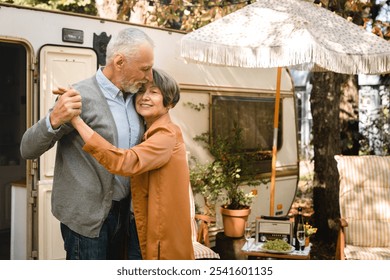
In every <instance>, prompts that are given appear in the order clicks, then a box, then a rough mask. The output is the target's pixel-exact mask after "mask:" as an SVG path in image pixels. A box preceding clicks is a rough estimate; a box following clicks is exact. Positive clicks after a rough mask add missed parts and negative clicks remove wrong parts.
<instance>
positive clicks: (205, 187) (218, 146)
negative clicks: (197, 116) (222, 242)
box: [190, 126, 264, 237]
mask: <svg viewBox="0 0 390 280" xmlns="http://www.w3.org/2000/svg"><path fill="white" fill-rule="evenodd" d="M195 140H196V141H199V142H202V143H203V144H204V145H205V146H206V148H208V150H209V151H210V154H211V155H212V156H213V161H212V162H210V163H207V164H199V163H197V162H196V160H195V162H196V163H195V165H193V166H192V167H191V170H190V180H191V185H192V188H193V190H194V192H195V193H200V194H202V195H203V197H204V198H205V204H206V205H207V206H208V208H209V209H212V208H213V207H214V206H215V205H216V203H217V202H221V205H222V206H221V210H220V211H221V214H222V218H223V224H224V232H225V235H226V236H229V237H242V236H243V234H244V225H245V221H246V220H247V218H248V216H249V214H250V211H251V209H250V207H251V204H252V202H253V199H254V198H255V197H256V194H257V191H256V190H252V191H251V192H248V193H247V192H245V191H244V189H243V188H242V185H243V184H245V185H250V186H257V185H258V184H259V183H261V182H262V183H264V181H263V180H260V179H255V178H254V176H253V175H251V174H252V173H251V172H250V171H249V170H248V168H247V167H245V169H246V170H243V168H244V166H245V162H246V161H248V158H249V157H250V156H251V154H250V153H247V152H243V151H242V147H243V146H242V137H241V129H240V128H238V127H237V126H236V127H234V128H233V130H232V133H231V135H229V136H228V137H224V138H223V137H216V138H214V139H210V136H209V134H208V133H204V134H202V135H200V136H197V137H195ZM245 171H246V172H245ZM209 212H210V213H211V214H212V213H213V210H210V211H209ZM214 214H215V210H214ZM235 222H239V225H234V223H235ZM230 226H232V227H233V229H232V230H231V229H230Z"/></svg>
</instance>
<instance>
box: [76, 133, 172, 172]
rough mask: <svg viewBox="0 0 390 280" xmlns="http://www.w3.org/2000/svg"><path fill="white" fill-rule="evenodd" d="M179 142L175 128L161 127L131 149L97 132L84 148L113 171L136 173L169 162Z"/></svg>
mask: <svg viewBox="0 0 390 280" xmlns="http://www.w3.org/2000/svg"><path fill="white" fill-rule="evenodd" d="M175 143H176V135H175V131H174V130H171V129H169V128H163V127H159V128H157V129H156V130H155V131H153V132H152V133H150V136H149V138H147V140H145V141H144V142H142V143H141V144H139V145H137V146H135V147H133V148H131V149H120V148H117V147H115V146H113V145H112V144H110V143H109V142H108V141H106V140H105V139H104V138H103V137H101V136H100V135H99V134H98V133H96V132H95V133H94V134H93V135H92V137H91V138H90V139H89V140H88V141H87V142H86V144H85V145H84V147H83V150H84V151H86V152H88V153H90V154H91V155H92V156H93V157H94V158H95V159H96V160H97V161H98V162H99V163H100V164H101V165H103V166H104V167H105V168H106V169H107V170H108V171H109V172H111V173H113V174H117V175H122V176H133V175H137V174H141V173H144V172H147V171H150V170H154V169H157V168H160V167H161V166H163V165H164V164H166V163H167V162H168V161H169V159H170V158H171V156H172V153H173V149H174V147H175Z"/></svg>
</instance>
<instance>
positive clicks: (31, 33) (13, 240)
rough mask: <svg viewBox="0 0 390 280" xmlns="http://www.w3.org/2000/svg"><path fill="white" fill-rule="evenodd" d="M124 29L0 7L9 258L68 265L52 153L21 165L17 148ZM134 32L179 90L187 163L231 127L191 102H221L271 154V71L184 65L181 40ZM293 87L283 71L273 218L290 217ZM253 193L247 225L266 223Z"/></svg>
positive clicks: (266, 165)
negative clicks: (213, 135) (58, 90)
mask: <svg viewBox="0 0 390 280" xmlns="http://www.w3.org/2000/svg"><path fill="white" fill-rule="evenodd" d="M128 26H130V24H129V23H126V22H118V21H112V20H103V19H100V18H95V17H90V16H81V15H75V14H69V13H61V12H52V11H44V10H38V9H31V8H25V7H18V6H12V5H7V4H0V61H1V62H2V67H1V68H0V116H1V117H0V124H1V129H0V233H1V234H2V236H1V238H0V248H1V249H2V251H4V250H6V249H7V246H10V249H9V252H10V256H9V258H10V259H63V258H65V252H64V250H63V242H62V238H61V235H60V229H59V222H58V221H57V220H56V219H55V218H54V217H53V216H52V214H51V210H50V208H51V203H50V197H51V189H52V177H53V170H54V157H55V152H54V150H55V147H54V148H53V149H51V150H50V151H48V152H46V153H45V154H44V155H42V156H41V157H40V158H39V159H36V160H32V161H30V160H28V161H26V160H23V159H22V158H21V156H20V153H19V145H20V140H21V137H22V135H23V133H24V131H25V130H26V128H28V127H30V126H31V125H32V124H34V123H35V122H36V121H37V120H38V119H40V118H42V117H43V116H45V115H46V113H47V111H48V109H49V108H50V107H51V106H52V105H53V103H54V100H55V96H53V95H52V94H51V91H52V89H53V88H55V87H57V86H67V85H70V84H72V83H74V82H76V81H79V80H81V79H84V78H86V77H89V76H91V75H93V74H94V73H95V71H96V69H97V68H98V67H99V65H102V64H104V46H105V44H106V42H107V40H108V39H109V38H110V36H112V35H115V34H116V33H117V32H118V31H119V30H121V29H123V28H125V27H128ZM132 26H134V27H136V28H140V29H142V30H144V31H145V32H146V33H147V34H149V35H150V37H151V38H152V39H153V40H154V41H155V45H156V48H155V66H156V67H158V68H162V69H165V70H166V71H167V72H168V73H170V74H171V75H173V77H175V78H176V80H177V81H178V83H179V84H180V87H181V93H182V94H181V100H180V102H179V104H178V106H177V107H176V108H175V109H174V110H173V111H172V112H171V113H172V116H173V118H174V121H175V122H176V123H177V124H178V125H180V127H181V128H182V130H183V133H184V137H185V141H186V145H187V148H188V152H189V154H190V155H191V156H194V157H196V158H198V159H199V160H200V161H207V160H209V159H210V158H209V154H208V152H207V151H206V150H204V149H203V148H202V146H201V145H199V143H197V142H196V141H194V140H193V137H194V136H196V135H200V134H202V133H204V132H207V131H210V132H212V131H213V129H215V128H216V127H218V128H219V130H221V129H220V127H224V126H228V125H227V124H229V122H231V119H230V118H226V117H223V115H219V114H218V113H217V112H213V110H208V109H206V110H201V111H200V112H198V111H195V110H193V109H191V108H189V107H188V106H184V104H185V103H187V102H191V103H193V104H197V103H203V104H218V103H219V102H223V104H224V106H225V108H226V110H227V111H228V112H230V113H231V114H236V115H237V116H238V118H239V120H240V123H241V124H242V125H245V126H247V127H249V128H250V131H256V133H247V134H244V135H245V136H244V137H245V138H246V140H248V141H246V142H247V143H249V144H248V145H249V146H251V145H252V146H253V147H255V146H256V145H257V144H258V143H257V142H258V141H260V140H259V139H260V138H261V139H266V141H267V143H268V144H269V147H272V133H273V130H272V125H273V108H274V93H275V88H276V70H275V69H243V68H229V67H212V66H204V65H196V64H186V63H185V62H184V61H183V60H182V59H181V58H180V39H181V38H182V36H183V35H184V34H183V33H181V32H178V31H172V30H166V29H159V28H152V27H147V26H139V25H134V24H133V25H132ZM293 88H294V87H293V83H292V79H291V76H290V74H289V73H288V71H287V70H283V74H282V83H281V113H280V135H279V142H280V143H279V147H278V152H277V164H276V166H277V172H276V192H275V202H274V205H275V209H274V213H275V215H277V216H284V215H287V213H288V211H289V210H290V207H291V205H292V202H293V199H294V197H295V193H296V190H297V183H298V176H299V164H298V162H299V160H298V148H297V147H298V145H297V124H296V112H295V111H296V109H295V99H294V91H293ZM268 125H269V126H270V127H271V129H269V127H268ZM264 127H267V129H264ZM262 141H263V140H262ZM249 146H248V148H250V147H249ZM259 166H263V167H262V168H260V167H259V170H258V173H259V174H260V175H261V176H263V177H270V175H271V172H270V170H271V161H267V162H260V164H259ZM257 190H258V196H257V198H256V201H255V203H254V205H253V208H252V213H251V217H250V219H252V220H254V218H255V217H257V216H261V215H268V214H269V207H270V201H269V198H270V194H269V184H268V185H261V186H259V187H258V188H257ZM218 229H221V222H220V220H219V217H217V230H218ZM7 235H8V236H10V242H9V243H7ZM3 236H4V238H3ZM6 259H7V258H6Z"/></svg>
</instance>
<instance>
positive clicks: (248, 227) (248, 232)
mask: <svg viewBox="0 0 390 280" xmlns="http://www.w3.org/2000/svg"><path fill="white" fill-rule="evenodd" d="M251 238H252V223H251V222H248V221H246V222H245V240H246V250H247V251H249V240H251Z"/></svg>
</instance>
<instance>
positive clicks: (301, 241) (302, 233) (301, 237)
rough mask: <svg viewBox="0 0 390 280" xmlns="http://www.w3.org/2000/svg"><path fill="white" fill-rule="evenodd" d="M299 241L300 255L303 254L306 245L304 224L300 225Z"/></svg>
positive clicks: (298, 230) (298, 229) (298, 231)
mask: <svg viewBox="0 0 390 280" xmlns="http://www.w3.org/2000/svg"><path fill="white" fill-rule="evenodd" d="M297 239H298V242H299V253H300V254H303V251H302V246H303V245H304V244H305V228H304V225H303V224H298V227H297Z"/></svg>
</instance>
